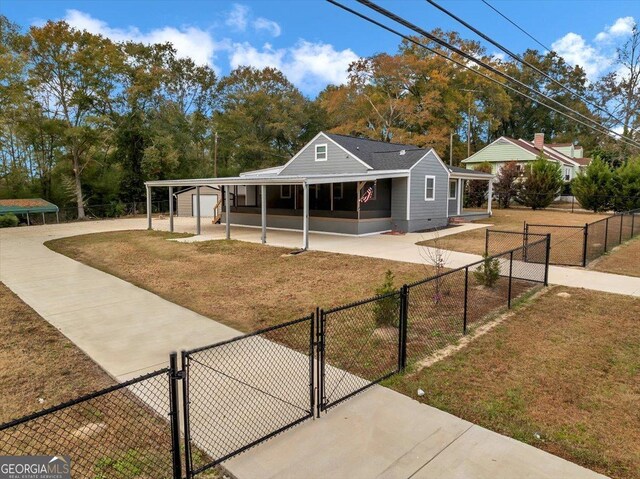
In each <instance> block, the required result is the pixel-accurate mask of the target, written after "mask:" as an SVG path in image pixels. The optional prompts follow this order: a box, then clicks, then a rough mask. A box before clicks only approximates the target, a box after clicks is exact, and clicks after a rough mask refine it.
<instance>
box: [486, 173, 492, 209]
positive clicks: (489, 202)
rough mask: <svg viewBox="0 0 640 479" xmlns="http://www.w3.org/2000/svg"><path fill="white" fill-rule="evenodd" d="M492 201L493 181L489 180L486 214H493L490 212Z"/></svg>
mask: <svg viewBox="0 0 640 479" xmlns="http://www.w3.org/2000/svg"><path fill="white" fill-rule="evenodd" d="M492 199H493V180H489V198H488V199H487V213H489V215H491V214H493V211H491V200H492Z"/></svg>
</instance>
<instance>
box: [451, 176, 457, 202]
mask: <svg viewBox="0 0 640 479" xmlns="http://www.w3.org/2000/svg"><path fill="white" fill-rule="evenodd" d="M457 193H458V180H449V199H450V200H455V199H456V198H457V197H458V195H457Z"/></svg>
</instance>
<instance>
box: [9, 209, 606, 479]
mask: <svg viewBox="0 0 640 479" xmlns="http://www.w3.org/2000/svg"><path fill="white" fill-rule="evenodd" d="M178 223H179V224H178V228H177V229H178V230H183V231H186V230H189V229H190V227H191V224H190V223H189V222H187V221H186V220H184V221H179V222H178ZM155 224H156V227H159V228H162V229H166V228H167V226H168V225H167V223H166V221H163V220H156V222H155ZM145 227H146V221H145V220H144V219H125V220H112V221H95V222H83V223H71V224H61V225H49V226H35V227H29V228H16V229H7V230H0V281H2V282H3V283H5V284H6V285H7V286H8V287H9V288H10V289H12V290H13V291H14V292H15V293H17V294H18V296H20V297H21V298H22V299H23V301H25V302H26V303H27V304H29V305H30V306H31V307H33V308H34V309H35V310H36V311H37V312H38V313H39V314H40V315H41V316H42V317H43V318H45V319H46V320H47V321H49V322H50V323H51V324H53V325H54V326H55V327H56V328H58V329H59V330H60V331H62V333H63V334H65V335H66V336H67V337H68V338H69V339H71V340H72V341H73V342H74V343H75V344H76V345H77V346H79V347H80V348H81V349H82V350H84V351H85V352H86V353H87V354H88V355H89V356H90V357H91V358H93V359H94V360H95V361H96V362H97V363H98V364H100V365H101V366H102V367H103V368H104V369H105V370H107V371H108V372H109V373H110V374H112V375H113V376H114V377H116V378H117V379H119V380H126V379H128V378H130V377H133V376H137V375H139V374H141V373H143V372H145V371H148V370H151V369H156V368H157V367H160V366H164V365H166V362H167V355H168V353H169V352H170V351H172V350H179V349H183V348H192V347H196V346H200V345H204V344H209V343H213V342H216V341H220V340H224V339H228V338H230V337H233V336H236V335H238V334H239V333H238V332H237V331H235V330H233V329H231V328H229V327H227V326H224V325H221V324H219V323H216V322H215V321H213V320H211V319H208V318H206V317H203V316H201V315H199V314H196V313H194V312H192V311H190V310H188V309H185V308H183V307H180V306H178V305H175V304H173V303H170V302H168V301H165V300H163V299H162V298H160V297H158V296H156V295H154V294H152V293H150V292H148V291H146V290H143V289H141V288H138V287H136V286H133V285H132V284H130V283H127V282H125V281H122V280H120V279H118V278H116V277H114V276H111V275H109V274H107V273H103V272H101V271H98V270H95V269H93V268H90V267H88V266H85V265H82V264H80V263H78V262H76V261H73V260H71V259H69V258H67V257H65V256H62V255H59V254H57V253H54V252H53V251H51V250H49V249H48V248H47V247H46V246H44V245H43V243H44V242H45V241H47V240H50V239H54V238H60V237H65V236H73V235H79V234H87V233H96V232H104V231H116V230H126V229H143V228H145ZM209 229H210V230H211V231H212V232H213V234H219V231H218V230H220V228H217V227H215V226H212V225H209V228H206V230H209ZM256 234H257V235H259V230H252V229H248V228H245V229H239V228H235V229H234V233H233V237H235V238H236V239H243V240H249V241H253V240H254V239H255V238H254V236H255V235H256ZM243 235H244V236H243ZM271 237H272V238H273V240H275V241H273V240H272V244H274V243H275V244H277V241H281V245H282V246H288V245H289V243H288V242H289V241H292V239H296V240H297V239H299V234H296V233H290V232H271ZM204 238H206V236H205V237H203V238H196V240H197V239H200V240H202V239H204ZM417 239H420V238H416V237H412V236H410V235H407V236H404V237H395V236H372V237H365V238H350V237H339V236H335V235H318V234H314V235H312V237H311V246H312V248H314V249H322V250H324V251H335V252H341V253H349V254H361V255H365V256H374V257H380V258H388V259H396V260H400V261H410V262H424V258H423V256H422V254H421V253H420V252H419V251H418V248H417V247H415V245H413V243H414V242H415V241H416V240H417ZM425 239H427V238H425ZM288 247H289V246H288ZM292 247H295V246H292ZM452 257H453V258H455V261H461V262H462V261H464V262H469V260H468V258H467V257H473V255H463V254H461V253H457V254H455V255H452ZM221 300H223V299H221ZM5 340H6V339H5ZM225 466H226V467H227V468H228V469H229V470H230V472H231V473H232V474H234V475H235V476H236V477H238V478H239V479H244V478H247V479H249V478H252V479H253V478H267V477H273V478H276V477H278V478H297V477H307V478H326V477H332V478H368V477H388V478H405V477H416V478H417V477H420V478H427V477H429V478H431V477H434V478H436V477H437V478H479V479H494V478H512V477H520V478H548V479H552V478H557V477H563V478H601V477H604V476H601V475H599V474H596V473H594V472H592V471H589V470H587V469H584V468H582V467H580V466H577V465H575V464H572V463H570V462H568V461H565V460H563V459H560V458H558V457H555V456H553V455H551V454H548V453H545V452H543V451H541V450H539V449H536V448H534V447H531V446H528V445H525V444H523V443H520V442H518V441H515V440H513V439H510V438H507V437H505V436H502V435H499V434H496V433H493V432H491V431H488V430H486V429H484V428H481V427H478V426H475V425H473V424H471V423H468V422H466V421H464V420H462V419H459V418H457V417H455V416H452V415H450V414H447V413H445V412H442V411H439V410H437V409H435V408H432V407H429V406H426V405H424V404H421V403H418V402H417V401H414V400H413V399H411V398H409V397H407V396H404V395H402V394H399V393H397V392H395V391H391V390H389V389H386V388H383V387H379V386H375V387H373V388H370V389H369V390H367V391H366V392H364V393H362V394H360V395H359V396H357V397H355V398H353V399H350V400H348V401H345V402H344V403H341V404H340V405H338V406H336V407H335V408H333V409H331V410H330V411H329V412H328V413H327V414H325V415H324V417H323V418H322V419H321V420H313V421H311V420H310V421H307V422H305V423H303V424H302V425H300V426H298V427H296V428H293V429H291V430H289V431H287V432H285V433H283V434H280V435H279V436H277V437H276V438H274V439H272V440H270V441H267V442H265V443H262V444H261V445H259V446H258V447H256V448H253V449H251V450H250V451H248V452H246V453H244V454H241V455H239V456H237V457H235V458H233V459H231V460H229V461H227V463H225Z"/></svg>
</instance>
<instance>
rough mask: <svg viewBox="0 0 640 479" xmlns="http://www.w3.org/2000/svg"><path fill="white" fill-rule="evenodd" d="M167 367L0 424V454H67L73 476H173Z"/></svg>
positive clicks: (126, 478) (117, 478) (118, 478)
mask: <svg viewBox="0 0 640 479" xmlns="http://www.w3.org/2000/svg"><path fill="white" fill-rule="evenodd" d="M169 381H170V377H169V368H165V369H160V370H158V371H155V372H152V373H149V374H146V375H144V376H141V377H139V378H136V379H133V380H130V381H127V382H124V383H121V384H118V385H115V386H112V387H109V388H106V389H103V390H101V391H98V392H95V393H92V394H88V395H85V396H82V397H79V398H77V399H75V400H73V401H69V402H66V403H63V404H60V405H58V406H54V407H52V408H49V409H46V410H43V411H40V412H38V413H35V414H31V415H29V416H26V417H24V418H21V419H17V420H15V421H11V422H8V423H6V424H3V425H0V455H3V456H25V455H40V456H48V455H58V456H70V459H71V477H74V478H75V477H78V478H100V479H101V478H105V479H106V478H109V479H111V478H114V479H129V478H132V477H136V478H143V479H163V478H167V479H168V478H171V477H173V470H174V469H173V468H174V455H173V451H174V448H173V443H172V431H171V421H170V415H171V411H172V404H171V398H170V388H169Z"/></svg>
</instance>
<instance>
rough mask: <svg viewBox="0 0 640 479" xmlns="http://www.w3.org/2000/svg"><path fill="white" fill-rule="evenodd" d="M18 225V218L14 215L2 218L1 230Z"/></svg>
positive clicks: (0, 218) (0, 217)
mask: <svg viewBox="0 0 640 479" xmlns="http://www.w3.org/2000/svg"><path fill="white" fill-rule="evenodd" d="M18 223H19V221H18V217H17V216H16V215H14V214H12V213H9V214H6V215H2V216H0V228H13V227H14V226H18Z"/></svg>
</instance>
